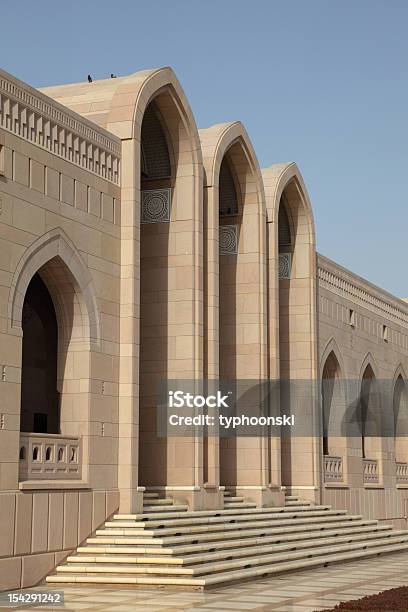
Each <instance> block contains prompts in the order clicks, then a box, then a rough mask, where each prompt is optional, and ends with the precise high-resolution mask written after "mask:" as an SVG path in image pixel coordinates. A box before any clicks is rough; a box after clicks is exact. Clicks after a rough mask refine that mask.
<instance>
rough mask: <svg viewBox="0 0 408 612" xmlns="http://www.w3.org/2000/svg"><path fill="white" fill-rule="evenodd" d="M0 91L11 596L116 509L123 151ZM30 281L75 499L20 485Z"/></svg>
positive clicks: (27, 95) (54, 108)
mask: <svg viewBox="0 0 408 612" xmlns="http://www.w3.org/2000/svg"><path fill="white" fill-rule="evenodd" d="M0 90H1V113H0V370H1V377H0V423H1V425H0V506H1V510H0V529H1V533H2V535H1V537H0V541H1V545H0V546H1V552H0V564H1V570H0V576H1V577H2V579H3V578H4V580H5V583H4V584H2V585H1V588H14V587H18V586H20V585H23V586H28V585H30V584H33V583H34V582H36V581H38V580H39V579H40V578H41V577H42V576H43V575H44V574H45V573H46V572H48V571H49V569H51V567H52V566H53V565H54V564H55V562H56V561H58V559H60V558H61V555H62V554H63V553H64V551H68V550H70V549H72V548H74V547H75V546H76V545H77V544H78V542H79V541H81V540H83V539H84V538H85V537H86V536H87V535H89V533H90V532H91V531H92V529H93V528H94V527H95V526H96V525H99V524H101V523H102V522H103V521H104V519H105V518H106V516H107V515H108V514H111V513H112V512H113V511H114V510H115V509H116V508H117V506H118V496H117V485H118V479H117V465H118V383H119V300H120V212H121V211H120V188H119V180H120V174H119V173H120V148H121V147H120V141H119V140H117V139H115V138H114V137H113V136H110V135H109V134H107V133H106V132H104V131H103V130H100V129H99V128H97V127H96V126H92V124H90V123H89V122H86V121H84V120H82V119H81V118H80V117H78V116H77V115H75V114H74V113H71V112H70V111H69V110H68V109H63V108H62V107H60V106H59V105H58V104H56V103H54V102H52V101H51V100H49V99H47V98H46V97H45V96H42V95H41V94H39V93H38V92H36V91H35V90H33V89H31V88H30V87H28V86H26V85H25V84H23V83H21V82H19V81H17V80H16V79H14V78H13V77H10V75H7V74H6V73H3V72H1V73H0ZM37 272H39V274H40V275H41V277H42V279H43V281H44V283H45V284H46V286H47V289H48V291H49V293H50V295H51V298H52V300H53V303H54V307H55V311H56V318H57V324H58V363H57V366H58V374H57V377H58V379H57V387H58V391H59V393H60V398H61V406H60V408H61V433H62V434H65V435H68V436H77V437H79V438H80V439H81V445H82V479H81V480H80V481H79V482H78V483H77V490H75V489H74V490H72V488H73V485H72V481H71V482H70V483H68V482H65V481H64V480H63V479H62V480H61V479H60V481H59V482H58V483H56V481H53V482H50V483H49V484H47V482H46V481H42V482H37V483H36V482H35V481H31V482H30V483H29V485H27V483H23V482H21V481H19V449H20V446H19V439H20V382H21V355H22V327H21V320H22V307H23V303H24V296H25V292H26V289H27V286H28V284H29V282H30V280H31V278H32V277H33V275H34V274H35V273H37ZM25 485H26V487H25V488H24V486H25ZM27 486H29V490H27ZM74 487H75V485H74ZM19 489H24V491H23V490H21V491H20V490H19ZM56 489H57V490H56ZM3 535H4V537H3ZM11 556H14V558H13V559H10V557H11Z"/></svg>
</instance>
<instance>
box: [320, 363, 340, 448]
mask: <svg viewBox="0 0 408 612" xmlns="http://www.w3.org/2000/svg"><path fill="white" fill-rule="evenodd" d="M322 407H323V454H324V455H329V454H330V448H329V446H330V445H329V435H330V433H332V434H334V435H339V433H340V432H338V431H332V430H331V428H330V421H331V417H333V416H336V417H339V414H337V415H336V414H335V413H336V412H338V413H340V412H342V411H343V410H344V402H343V392H342V388H341V380H340V365H339V362H338V360H337V357H336V355H335V354H334V352H333V351H331V353H330V354H329V356H328V357H327V359H326V362H325V364H324V368H323V374H322Z"/></svg>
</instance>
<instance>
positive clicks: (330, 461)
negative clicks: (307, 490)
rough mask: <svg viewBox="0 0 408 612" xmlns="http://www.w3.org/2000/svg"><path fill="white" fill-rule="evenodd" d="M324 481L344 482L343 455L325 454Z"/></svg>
mask: <svg viewBox="0 0 408 612" xmlns="http://www.w3.org/2000/svg"><path fill="white" fill-rule="evenodd" d="M324 481H325V482H343V459H342V458H341V457H331V456H330V455H325V456H324Z"/></svg>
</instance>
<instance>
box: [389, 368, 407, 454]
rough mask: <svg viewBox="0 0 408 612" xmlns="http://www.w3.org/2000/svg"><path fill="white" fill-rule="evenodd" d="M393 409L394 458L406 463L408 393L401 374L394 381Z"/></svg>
mask: <svg viewBox="0 0 408 612" xmlns="http://www.w3.org/2000/svg"><path fill="white" fill-rule="evenodd" d="M393 410H394V443H395V460H396V461H397V462H399V463H406V462H407V460H408V453H407V450H408V448H407V446H408V437H407V436H408V394H407V387H406V384H405V381H404V379H403V378H402V376H401V374H400V375H399V376H398V378H397V380H396V381H395V386H394V396H393Z"/></svg>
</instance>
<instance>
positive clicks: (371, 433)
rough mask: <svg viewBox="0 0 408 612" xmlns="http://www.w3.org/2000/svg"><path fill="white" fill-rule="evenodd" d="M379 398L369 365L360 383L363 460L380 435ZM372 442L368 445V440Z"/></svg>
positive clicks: (373, 375) (374, 378)
mask: <svg viewBox="0 0 408 612" xmlns="http://www.w3.org/2000/svg"><path fill="white" fill-rule="evenodd" d="M380 409H381V407H380V398H379V394H378V389H377V381H376V377H375V374H374V371H373V369H372V367H371V365H370V364H368V365H367V367H366V369H365V370H364V374H363V378H362V381H361V394H360V419H361V450H362V456H363V459H366V458H367V449H368V448H369V447H370V448H371V450H372V447H373V442H374V438H378V437H379V436H380V435H381V433H380V422H381V421H380V417H381V415H380ZM369 438H371V439H372V441H371V443H370V444H369V445H368V444H367V442H368V439H369Z"/></svg>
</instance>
